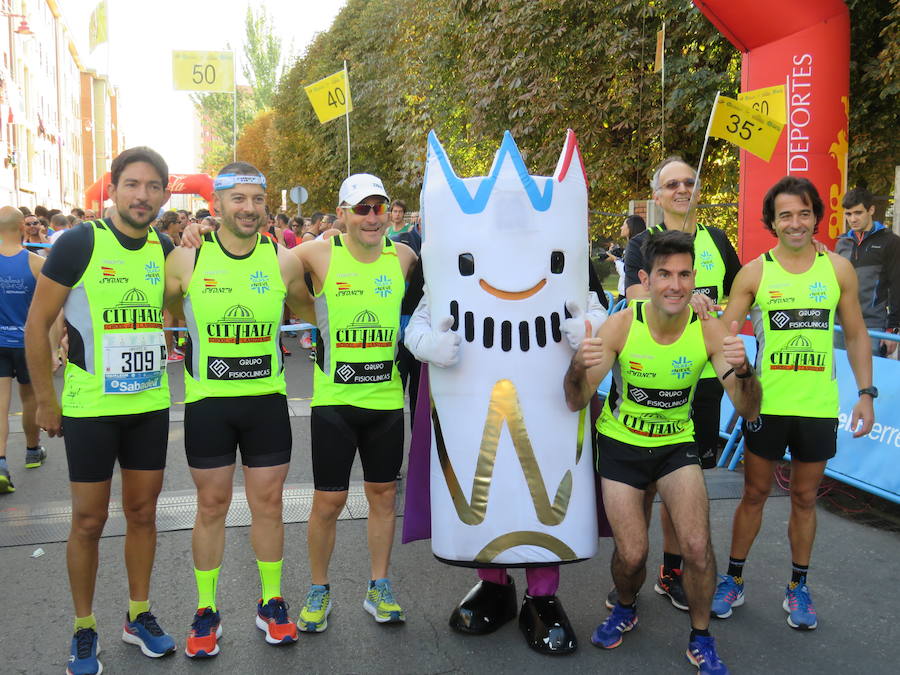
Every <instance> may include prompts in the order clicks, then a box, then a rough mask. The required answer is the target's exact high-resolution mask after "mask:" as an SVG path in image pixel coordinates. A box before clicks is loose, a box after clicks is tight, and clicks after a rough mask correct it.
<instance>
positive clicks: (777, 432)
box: [742, 415, 838, 462]
mask: <svg viewBox="0 0 900 675" xmlns="http://www.w3.org/2000/svg"><path fill="white" fill-rule="evenodd" d="M837 425H838V421H837V418H836V417H797V416H792V415H760V416H759V417H758V418H756V419H755V420H753V421H752V422H748V421H747V420H744V422H743V426H742V431H743V432H744V441H745V442H746V444H747V450H748V451H749V452H752V453H753V454H754V455H757V456H758V457H762V458H763V459H768V460H771V461H776V460H779V459H781V458H782V457H784V451H785V449H788V450H790V451H791V459H792V460H794V461H797V462H827V461H828V460H829V459H831V458H832V457H834V455H835V454H836V453H837Z"/></svg>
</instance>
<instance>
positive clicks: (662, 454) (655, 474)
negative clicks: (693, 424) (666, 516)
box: [597, 434, 700, 490]
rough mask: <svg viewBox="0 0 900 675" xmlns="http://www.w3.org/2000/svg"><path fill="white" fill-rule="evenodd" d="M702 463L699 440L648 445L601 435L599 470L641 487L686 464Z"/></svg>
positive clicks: (618, 480) (615, 479) (634, 486)
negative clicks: (695, 441)
mask: <svg viewBox="0 0 900 675" xmlns="http://www.w3.org/2000/svg"><path fill="white" fill-rule="evenodd" d="M699 465H700V458H699V457H698V452H697V444H696V443H675V444H674V445H662V446H659V447H656V448H645V447H641V446H638V445H630V444H628V443H623V442H622V441H617V440H616V439H614V438H610V437H609V436H604V435H603V434H597V473H599V474H600V476H602V477H603V478H606V479H608V480H614V481H616V482H617V483H625V484H626V485H630V486H631V487H633V488H637V489H638V490H646V489H647V486H649V485H650V483H653V482H655V481H657V480H659V479H660V478H662V477H663V476H666V475H668V474H670V473H672V472H673V471H676V470H677V469H680V468H681V467H683V466H699Z"/></svg>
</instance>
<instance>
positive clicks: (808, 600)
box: [781, 584, 819, 630]
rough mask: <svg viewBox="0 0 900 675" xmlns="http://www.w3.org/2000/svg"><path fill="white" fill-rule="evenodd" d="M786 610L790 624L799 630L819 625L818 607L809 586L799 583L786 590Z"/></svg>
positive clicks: (783, 605) (784, 605)
mask: <svg viewBox="0 0 900 675" xmlns="http://www.w3.org/2000/svg"><path fill="white" fill-rule="evenodd" d="M781 606H782V607H784V611H785V612H787V613H788V618H787V622H788V626H790V627H791V628H796V629H797V630H813V629H814V628H815V627H816V626H818V625H819V620H818V619H817V618H816V608H815V607H813V601H812V597H810V595H809V587H808V586H807V585H806V584H799V585H798V586H797V587H796V588H791V587H790V586H788V587H787V588H786V589H785V591H784V604H782V605H781Z"/></svg>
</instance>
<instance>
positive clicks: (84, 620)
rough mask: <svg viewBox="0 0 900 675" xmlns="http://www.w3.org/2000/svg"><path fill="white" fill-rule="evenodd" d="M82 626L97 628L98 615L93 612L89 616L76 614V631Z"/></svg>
mask: <svg viewBox="0 0 900 675" xmlns="http://www.w3.org/2000/svg"><path fill="white" fill-rule="evenodd" d="M82 628H93V629H94V630H97V617H95V616H94V615H93V614H88V615H87V616H76V617H75V631H74V632H76V633H77V632H78V631H80V630H81V629H82Z"/></svg>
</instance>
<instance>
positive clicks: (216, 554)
mask: <svg viewBox="0 0 900 675" xmlns="http://www.w3.org/2000/svg"><path fill="white" fill-rule="evenodd" d="M214 188H215V207H216V211H217V213H218V214H220V216H221V218H222V226H221V228H220V229H219V231H218V232H210V233H207V234H206V235H205V237H204V242H205V245H204V246H202V247H200V248H199V249H193V248H179V249H177V250H176V251H175V253H173V254H172V256H171V257H170V259H169V260H168V261H167V263H166V298H167V300H169V301H170V302H173V304H174V306H172V307H171V309H172V310H173V313H174V314H176V315H182V314H183V316H184V317H185V319H186V323H187V326H188V334H189V336H190V340H189V342H188V348H187V350H186V352H185V358H184V370H185V374H184V382H185V404H186V406H185V413H184V447H185V452H186V454H187V460H188V465H189V466H190V468H191V477H192V478H193V479H194V484H195V485H196V486H197V518H196V521H195V523H194V536H193V556H194V576H195V578H196V581H197V595H198V601H197V611H196V613H195V614H194V618H193V623H192V625H191V630H190V633H189V634H188V638H187V644H186V646H185V654H187V656H188V657H190V658H197V657H200V658H204V657H211V656H215V655H216V654H218V653H219V645H218V637H219V636H220V635H221V634H222V627H221V622H220V618H219V611H218V607H217V606H216V588H217V584H218V578H219V570H220V569H221V564H222V554H223V551H224V548H225V516H226V514H227V513H228V506H229V504H230V503H231V494H232V483H233V480H234V468H235V461H236V459H237V449H238V447H240V450H241V462H242V464H243V469H244V489H245V491H246V493H247V503H248V504H249V505H250V516H251V525H250V538H251V541H252V544H253V550H254V552H255V553H256V558H257V561H256V562H257V567H258V569H259V578H260V582H261V585H262V592H261V596H260V600H259V603H258V605H257V608H256V610H257V612H256V626H257V627H258V628H259V629H260V630H262V631H264V632H265V639H266V642H268V643H269V644H272V645H280V644H287V643H290V642H294V641H296V640H297V626H296V624H295V623H294V622H293V621H291V620H290V618H289V617H288V615H287V606H286V603H285V601H284V599H283V597H282V594H281V568H282V554H283V551H284V522H283V515H282V489H283V486H284V481H285V478H286V477H287V472H288V467H289V462H290V459H291V425H290V419H289V413H288V406H287V397H286V395H285V380H284V366H283V364H282V361H281V350H280V349H279V342H278V335H279V328H280V326H281V318H282V313H283V311H284V303H285V301H287V303H288V304H289V305H290V307H291V309H292V310H293V311H294V312H295V313H297V314H302V315H304V318H312V316H313V315H312V299H311V298H310V297H309V293H308V292H307V290H306V283H305V281H304V279H303V269H302V266H301V265H300V262H299V261H298V260H297V258H296V257H294V256H292V255H291V254H290V253H289V252H288V249H286V248H284V247H281V246H278V245H277V244H275V243H274V242H273V240H272V239H270V238H268V237H264V236H262V235H261V234H260V233H259V231H260V229H262V228H265V226H266V224H267V219H266V179H265V176H263V175H262V173H260V171H259V169H257V168H256V167H254V166H252V165H251V164H247V163H246V162H234V163H232V164H229V165H228V166H226V167H224V168H223V169H222V171H221V172H220V173H219V175H218V176H217V177H216V179H215V182H214ZM182 299H183V313H182V311H181V310H182V307H180V306H179V305H182Z"/></svg>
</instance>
